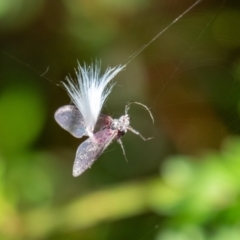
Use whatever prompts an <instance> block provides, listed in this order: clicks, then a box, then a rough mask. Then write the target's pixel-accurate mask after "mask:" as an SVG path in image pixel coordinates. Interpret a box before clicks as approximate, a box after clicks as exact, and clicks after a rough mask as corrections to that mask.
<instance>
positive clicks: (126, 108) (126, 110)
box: [125, 101, 154, 123]
mask: <svg viewBox="0 0 240 240" xmlns="http://www.w3.org/2000/svg"><path fill="white" fill-rule="evenodd" d="M133 103H134V104H137V105H140V106H142V107H143V108H145V109H146V110H147V111H148V113H149V115H150V117H151V119H152V121H153V123H154V118H153V115H152V113H151V111H150V109H149V108H148V107H147V106H146V105H144V104H142V103H140V102H135V101H132V102H128V103H127V105H126V107H125V114H128V111H129V109H130V105H131V104H133Z"/></svg>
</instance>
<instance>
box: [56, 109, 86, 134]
mask: <svg viewBox="0 0 240 240" xmlns="http://www.w3.org/2000/svg"><path fill="white" fill-rule="evenodd" d="M54 118H55V120H56V122H57V123H58V124H59V125H60V126H61V127H62V128H63V129H65V130H66V131H68V132H70V133H71V134H72V135H73V136H74V137H76V138H81V137H82V136H84V135H85V136H87V133H86V130H85V127H84V121H83V116H82V114H81V113H80V111H79V110H78V108H77V107H76V106H74V105H66V106H63V107H60V108H59V109H58V110H57V111H56V112H55V115H54Z"/></svg>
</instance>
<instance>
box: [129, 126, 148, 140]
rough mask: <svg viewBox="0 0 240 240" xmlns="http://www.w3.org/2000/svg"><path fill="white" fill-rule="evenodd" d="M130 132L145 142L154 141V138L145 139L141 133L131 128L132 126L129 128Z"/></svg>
mask: <svg viewBox="0 0 240 240" xmlns="http://www.w3.org/2000/svg"><path fill="white" fill-rule="evenodd" d="M128 130H129V131H131V132H133V133H134V134H136V135H138V136H139V137H141V138H142V139H143V140H144V141H148V140H150V139H153V137H149V138H145V137H143V135H142V134H141V133H140V132H138V131H137V130H135V129H133V128H132V127H130V126H128Z"/></svg>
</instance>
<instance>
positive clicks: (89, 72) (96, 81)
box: [63, 61, 125, 135]
mask: <svg viewBox="0 0 240 240" xmlns="http://www.w3.org/2000/svg"><path fill="white" fill-rule="evenodd" d="M124 67H125V65H123V66H122V65H119V66H117V67H114V68H110V67H108V68H107V69H106V71H105V73H104V74H102V75H100V74H101V73H100V71H101V63H100V62H98V61H96V62H95V64H94V63H92V64H91V65H90V66H87V65H86V64H84V65H83V66H81V65H80V64H78V69H77V70H76V71H75V72H76V76H77V80H73V79H72V78H70V77H67V83H64V82H63V85H64V87H65V88H66V90H67V93H68V95H69V96H70V98H71V100H72V102H73V103H74V104H75V105H76V107H77V108H78V110H79V111H80V112H81V114H82V116H83V119H84V123H85V128H86V131H87V133H88V135H91V133H92V132H93V130H94V127H95V125H96V122H97V120H98V117H99V114H100V112H101V109H102V106H103V104H104V102H105V100H106V98H107V96H108V95H109V94H110V92H111V90H112V87H113V85H114V84H111V85H108V83H109V82H110V81H111V80H112V79H113V78H114V77H115V76H116V75H117V74H118V73H119V72H120V71H121V70H122V69H123V68H124Z"/></svg>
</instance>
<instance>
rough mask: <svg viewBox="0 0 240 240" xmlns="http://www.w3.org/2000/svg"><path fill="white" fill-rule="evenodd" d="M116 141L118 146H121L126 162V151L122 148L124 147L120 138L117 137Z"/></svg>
mask: <svg viewBox="0 0 240 240" xmlns="http://www.w3.org/2000/svg"><path fill="white" fill-rule="evenodd" d="M117 142H118V143H119V144H120V146H121V148H122V152H123V156H124V158H125V160H126V162H128V160H127V157H126V152H125V149H124V147H123V143H122V141H121V139H120V138H118V139H117Z"/></svg>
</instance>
